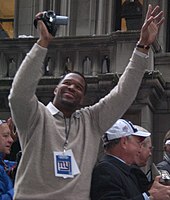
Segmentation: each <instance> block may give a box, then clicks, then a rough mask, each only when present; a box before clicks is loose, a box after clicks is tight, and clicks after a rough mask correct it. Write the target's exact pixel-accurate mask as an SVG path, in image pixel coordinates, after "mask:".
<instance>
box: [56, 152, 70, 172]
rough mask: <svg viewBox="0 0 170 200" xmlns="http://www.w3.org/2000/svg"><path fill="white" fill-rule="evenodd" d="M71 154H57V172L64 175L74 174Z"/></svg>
mask: <svg viewBox="0 0 170 200" xmlns="http://www.w3.org/2000/svg"><path fill="white" fill-rule="evenodd" d="M71 166H72V164H71V156H68V155H56V167H57V173H58V174H61V175H62V174H63V175H72V167H71Z"/></svg>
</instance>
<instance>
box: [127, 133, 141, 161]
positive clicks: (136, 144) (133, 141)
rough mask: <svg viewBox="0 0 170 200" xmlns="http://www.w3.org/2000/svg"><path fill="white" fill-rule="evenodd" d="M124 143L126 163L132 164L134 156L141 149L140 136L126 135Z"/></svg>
mask: <svg viewBox="0 0 170 200" xmlns="http://www.w3.org/2000/svg"><path fill="white" fill-rule="evenodd" d="M126 138H127V144H126V153H127V161H126V162H127V164H132V163H134V161H135V158H136V156H137V155H138V154H139V153H140V151H141V142H142V137H138V136H132V135H131V136H128V137H126Z"/></svg>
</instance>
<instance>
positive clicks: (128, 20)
mask: <svg viewBox="0 0 170 200" xmlns="http://www.w3.org/2000/svg"><path fill="white" fill-rule="evenodd" d="M142 10H143V0H122V5H121V30H124V31H127V30H139V29H141V25H142Z"/></svg>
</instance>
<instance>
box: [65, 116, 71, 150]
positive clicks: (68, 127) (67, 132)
mask: <svg viewBox="0 0 170 200" xmlns="http://www.w3.org/2000/svg"><path fill="white" fill-rule="evenodd" d="M64 122H65V135H66V139H65V142H64V151H66V150H67V145H68V137H69V133H70V128H71V118H69V125H68V126H67V119H66V118H65V117H64Z"/></svg>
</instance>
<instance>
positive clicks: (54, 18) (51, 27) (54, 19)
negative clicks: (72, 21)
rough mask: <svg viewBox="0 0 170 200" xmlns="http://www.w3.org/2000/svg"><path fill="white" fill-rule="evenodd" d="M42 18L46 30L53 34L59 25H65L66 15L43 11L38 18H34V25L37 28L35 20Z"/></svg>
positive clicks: (66, 22)
mask: <svg viewBox="0 0 170 200" xmlns="http://www.w3.org/2000/svg"><path fill="white" fill-rule="evenodd" d="M38 20H42V21H43V22H44V24H45V25H46V27H47V29H48V32H49V33H51V35H53V36H55V34H56V32H57V28H58V26H59V25H67V24H68V17H67V16H60V15H56V14H55V12H54V11H52V10H49V11H44V12H43V14H42V16H40V18H38V19H35V20H34V26H35V28H37V21H38Z"/></svg>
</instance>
